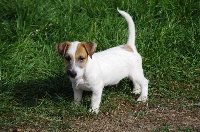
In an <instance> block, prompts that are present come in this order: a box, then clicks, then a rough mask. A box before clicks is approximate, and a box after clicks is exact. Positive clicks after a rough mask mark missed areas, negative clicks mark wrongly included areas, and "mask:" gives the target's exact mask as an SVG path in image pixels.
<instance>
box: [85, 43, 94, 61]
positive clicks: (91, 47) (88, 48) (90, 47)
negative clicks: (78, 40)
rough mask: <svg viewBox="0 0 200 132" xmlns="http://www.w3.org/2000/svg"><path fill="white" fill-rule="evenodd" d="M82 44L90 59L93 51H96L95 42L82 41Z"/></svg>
mask: <svg viewBox="0 0 200 132" xmlns="http://www.w3.org/2000/svg"><path fill="white" fill-rule="evenodd" d="M82 44H83V46H84V47H85V50H86V52H87V54H88V55H89V56H90V58H91V59H92V55H93V54H94V52H95V51H96V48H97V44H96V43H93V42H82Z"/></svg>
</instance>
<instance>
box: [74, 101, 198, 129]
mask: <svg viewBox="0 0 200 132" xmlns="http://www.w3.org/2000/svg"><path fill="white" fill-rule="evenodd" d="M71 125H72V129H71V130H72V131H126V132H128V131H153V130H155V131H159V130H170V131H177V130H182V131H183V130H191V131H200V109H199V108H194V109H193V110H184V109H177V108H173V107H161V106H157V107H149V106H147V104H142V103H141V104H137V105H136V106H134V107H131V106H130V105H129V106H128V107H127V104H126V107H125V105H124V104H123V103H122V104H119V106H118V108H116V109H115V110H113V111H112V112H101V113H99V114H98V115H97V116H94V117H93V118H91V117H89V118H85V117H84V116H83V117H79V118H77V120H76V121H74V122H73V123H72V124H71Z"/></svg>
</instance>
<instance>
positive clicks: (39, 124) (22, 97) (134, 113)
mask: <svg viewBox="0 0 200 132" xmlns="http://www.w3.org/2000/svg"><path fill="white" fill-rule="evenodd" d="M199 5H200V3H199V1H195V0H185V1H177V0H169V1H168V0H160V1H157V0H149V1H134V0H127V1H125V0H124V1H116V0H110V1H107V2H102V1H101V2H100V1H99V2H97V1H95V0H87V1H81V0H75V1H74V0H68V1H54V0H51V1H48V2H46V1H35V0H32V1H31V0H26V1H21V0H16V1H12V0H8V1H1V2H0V7H1V8H0V49H1V50H0V62H1V63H0V68H1V69H0V130H2V131H12V130H13V131H14V130H16V131H29V130H30V131H34V130H37V131H77V130H80V131H83V130H87V129H86V128H88V129H89V130H91V131H92V130H94V131H95V129H92V127H90V125H89V124H94V125H95V123H97V124H98V122H99V120H101V122H102V123H103V122H106V121H109V122H111V123H110V124H111V126H110V127H109V128H110V129H111V128H112V129H113V130H116V129H117V130H120V128H121V129H122V128H124V129H122V130H127V131H128V130H129V129H130V128H132V127H133V125H132V123H131V122H129V121H128V119H129V118H131V119H132V118H134V119H135V120H131V121H135V123H136V124H137V123H138V122H141V124H142V121H144V122H148V121H149V120H150V119H152V120H154V122H153V123H152V122H151V123H149V125H146V126H149V127H150V129H148V128H145V127H144V128H143V127H142V126H143V124H142V125H141V124H139V126H140V127H139V128H141V129H144V130H149V131H169V130H171V128H172V129H173V130H178V131H198V130H199V129H200V128H199V126H200V124H199V123H198V121H199V119H197V122H196V123H193V124H192V123H191V122H189V121H188V122H186V124H187V125H186V126H184V123H183V122H184V119H185V117H194V118H195V117H199V115H198V114H196V113H199V112H200V109H199V108H198V107H195V106H193V104H195V103H198V102H199V101H200V90H199V88H200V87H199V85H200V77H199V75H200V63H199V62H200V43H199V37H200V36H199V35H200V28H199V27H200V17H199V16H200V14H199V12H200V8H199ZM117 7H119V8H120V9H122V10H125V11H127V12H129V13H130V14H131V15H132V16H133V19H134V21H135V23H136V30H137V31H136V35H137V37H136V39H137V40H136V45H137V48H138V51H139V52H140V53H141V55H142V56H143V67H144V72H145V76H146V77H147V78H148V79H149V80H150V84H149V101H148V108H146V107H143V106H141V105H143V104H138V103H137V102H136V101H135V98H136V97H135V96H134V95H132V94H130V92H131V89H132V88H131V87H132V84H131V82H130V81H129V80H127V79H124V80H122V81H121V82H120V84H118V85H117V86H110V87H107V88H105V90H104V93H103V99H102V104H101V112H100V113H99V115H97V116H95V115H91V114H90V113H88V108H89V104H90V93H85V94H84V98H83V101H82V104H81V105H80V106H76V105H75V104H74V103H73V92H72V89H71V84H70V82H69V80H68V79H67V77H66V76H65V71H64V63H63V62H62V59H61V58H60V57H59V55H58V54H57V53H56V49H55V45H56V44H57V43H59V42H62V41H75V40H79V41H94V42H96V43H97V44H98V48H97V50H98V51H102V50H105V49H107V48H110V47H113V46H117V45H119V44H121V43H125V42H126V40H127V23H126V22H125V20H124V19H123V18H122V17H121V16H120V15H119V14H118V13H117V11H116V9H117ZM161 108H162V109H164V108H166V109H164V111H167V110H169V109H170V110H169V111H168V112H169V113H170V112H172V113H173V110H171V109H174V110H176V111H179V112H183V113H184V112H185V111H186V112H185V114H183V117H182V118H180V119H179V118H178V119H179V120H177V121H174V122H170V121H169V120H166V119H164V118H161V119H162V120H161V121H159V120H156V119H154V118H155V117H157V116H158V115H157V114H156V113H157V112H158V111H156V110H158V109H161ZM120 112H121V113H123V114H120ZM118 113H119V114H118ZM127 114H128V115H127ZM160 114H161V115H163V116H162V117H166V118H167V116H168V115H165V113H162V112H160ZM119 115H121V116H119ZM152 115H153V116H152ZM176 115H178V114H177V113H176ZM136 118H137V119H136ZM158 118H160V117H158ZM111 119H112V120H111ZM115 119H116V120H115ZM137 121H138V122H137ZM83 122H84V123H85V124H86V125H84V124H82V125H80V124H81V123H83ZM91 122H92V123H91ZM199 122H200V121H199ZM76 123H77V124H79V125H74V124H76ZM102 123H100V124H99V126H102V127H103V126H106V124H102ZM123 123H126V125H127V126H126V125H124V124H123ZM159 123H160V124H159ZM176 123H178V124H179V125H180V126H177V125H175V124H176ZM128 124H130V125H128ZM156 124H157V125H156ZM107 125H108V124H107ZM118 125H122V126H121V127H119V128H118V127H115V126H118ZM131 126H132V127H131ZM136 126H137V125H136ZM181 126H182V127H181ZM100 128H101V127H100ZM134 128H135V129H136V128H137V127H134ZM102 130H106V128H105V129H103V128H102ZM107 130H108V129H107ZM132 130H133V129H132ZM96 131H97V129H96Z"/></svg>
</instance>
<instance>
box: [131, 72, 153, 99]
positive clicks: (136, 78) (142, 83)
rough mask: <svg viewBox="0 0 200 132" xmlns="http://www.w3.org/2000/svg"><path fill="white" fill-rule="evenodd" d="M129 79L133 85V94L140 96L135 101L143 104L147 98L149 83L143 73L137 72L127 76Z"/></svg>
mask: <svg viewBox="0 0 200 132" xmlns="http://www.w3.org/2000/svg"><path fill="white" fill-rule="evenodd" d="M141 70H142V69H141ZM129 78H130V79H131V80H132V81H133V84H134V88H133V93H134V94H140V96H139V98H138V99H137V101H143V102H145V101H146V100H147V98H148V82H149V81H148V80H147V79H146V78H145V77H144V75H143V71H141V72H138V73H133V74H131V75H130V76H129Z"/></svg>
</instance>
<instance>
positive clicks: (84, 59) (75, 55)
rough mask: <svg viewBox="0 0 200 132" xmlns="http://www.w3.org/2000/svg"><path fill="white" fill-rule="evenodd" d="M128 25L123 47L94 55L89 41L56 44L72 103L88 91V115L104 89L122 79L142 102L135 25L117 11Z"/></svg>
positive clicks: (144, 83) (144, 89) (143, 83)
mask: <svg viewBox="0 0 200 132" xmlns="http://www.w3.org/2000/svg"><path fill="white" fill-rule="evenodd" d="M118 12H119V13H120V14H121V15H122V16H123V17H124V18H125V19H126V21H127V22H128V29H129V36H128V41H127V43H126V44H124V45H120V46H117V47H113V48H110V49H107V50H105V51H102V52H98V53H94V52H95V50H96V46H97V45H96V44H95V43H92V42H78V41H76V42H63V43H60V44H57V45H56V48H57V51H58V52H59V53H60V54H61V55H62V56H63V58H64V61H65V63H66V71H67V74H68V75H69V78H70V80H71V82H72V87H73V91H74V100H75V101H76V102H80V101H81V99H82V93H83V90H87V91H92V98H91V109H90V111H91V112H95V113H98V112H99V106H100V102H101V96H102V91H103V88H104V86H108V85H114V84H117V83H119V81H120V80H122V79H123V78H125V77H128V78H130V79H131V80H132V81H133V84H134V89H133V93H135V94H140V96H139V98H138V99H137V101H143V102H144V101H146V100H147V95H148V80H147V79H146V78H145V77H144V74H143V69H142V58H141V56H140V54H139V53H138V52H137V49H136V46H135V25H134V22H133V20H132V17H131V16H130V15H129V14H128V13H126V12H124V11H121V10H119V9H118Z"/></svg>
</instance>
